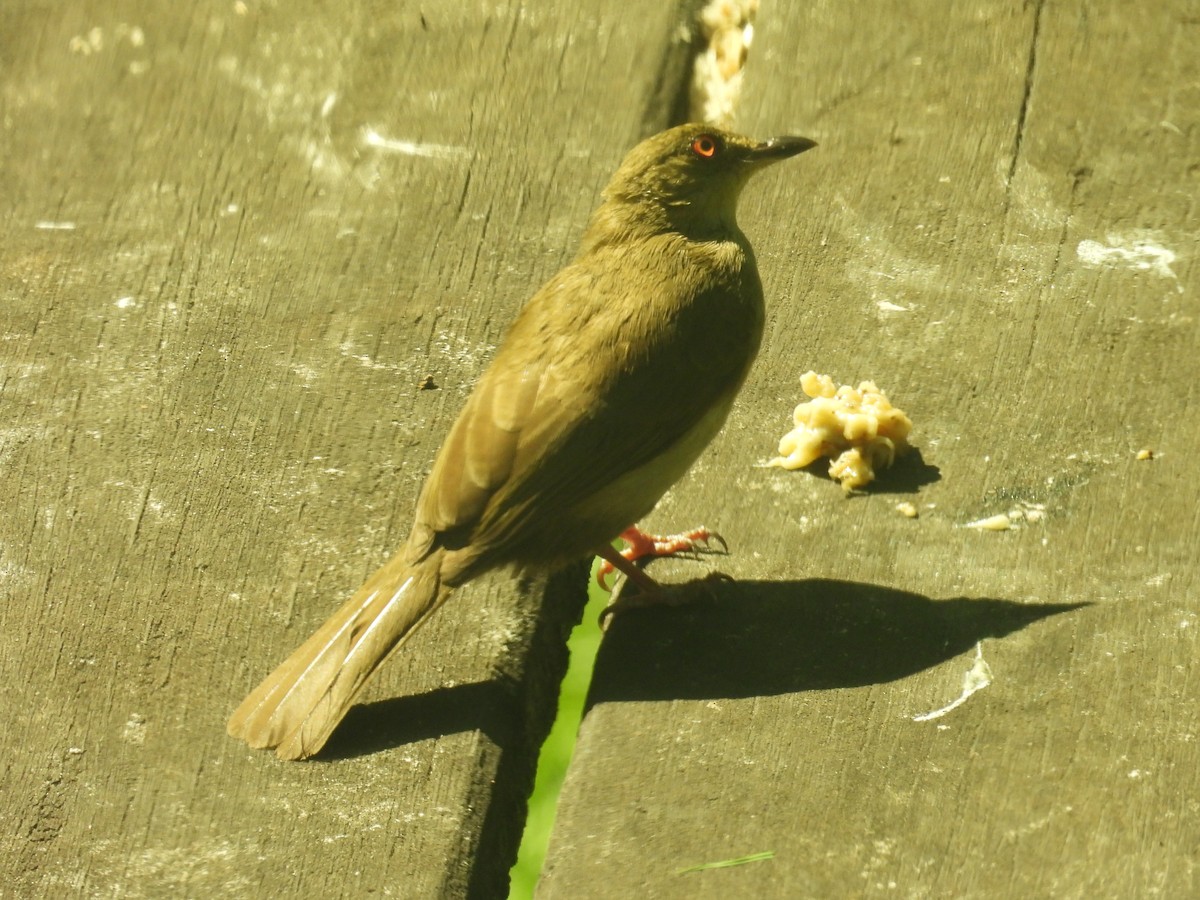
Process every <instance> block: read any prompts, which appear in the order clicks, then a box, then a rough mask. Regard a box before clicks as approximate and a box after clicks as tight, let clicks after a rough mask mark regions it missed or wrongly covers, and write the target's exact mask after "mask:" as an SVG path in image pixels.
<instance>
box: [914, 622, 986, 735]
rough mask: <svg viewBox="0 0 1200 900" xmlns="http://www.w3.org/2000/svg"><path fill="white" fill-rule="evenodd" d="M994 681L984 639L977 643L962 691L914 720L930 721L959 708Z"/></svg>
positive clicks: (916, 716) (965, 673)
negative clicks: (984, 648)
mask: <svg viewBox="0 0 1200 900" xmlns="http://www.w3.org/2000/svg"><path fill="white" fill-rule="evenodd" d="M991 683H992V667H991V666H989V665H988V664H987V660H985V659H984V658H983V641H980V642H978V643H977V644H976V645H975V662H974V663H973V664H972V665H971V668H969V669H967V671H966V672H964V673H963V686H962V693H961V694H960V695H959V696H958V697H957V698H956V699H954V700H952V701H950V702H949V703H947V704H946V705H945V706H943V707H942V708H941V709H935V710H933V711H932V712H927V713H920V714H919V715H915V716H913V717H912V720H913V721H914V722H928V721H930V720H931V719H940V718H941V717H942V716H944V715H946V714H947V713H949V712H950V711H952V710H955V709H958V707H960V706H962V705H963V704H964V703H966V702H967V698H968V697H970V696H971V695H972V694H974V693H976V692H977V691H982V690H983V689H984V688H985V687H987V686H988V685H989V684H991Z"/></svg>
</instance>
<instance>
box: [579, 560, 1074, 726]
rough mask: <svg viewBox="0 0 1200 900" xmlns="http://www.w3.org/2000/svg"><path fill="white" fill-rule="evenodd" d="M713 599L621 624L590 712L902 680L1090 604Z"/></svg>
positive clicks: (780, 591)
mask: <svg viewBox="0 0 1200 900" xmlns="http://www.w3.org/2000/svg"><path fill="white" fill-rule="evenodd" d="M705 591H706V592H708V593H711V594H712V597H711V599H706V600H699V601H697V602H695V603H692V604H689V605H686V606H681V607H676V608H670V607H666V606H656V607H648V608H644V609H636V610H632V611H630V612H629V613H627V614H622V615H618V616H617V617H616V618H615V620H614V622H613V625H612V627H611V628H610V629H609V634H608V635H606V637H605V639H604V642H603V643H602V645H601V647H600V654H599V656H598V657H597V660H596V670H595V675H594V676H593V678H592V690H591V694H590V696H589V700H588V703H589V706H590V705H594V704H596V703H601V702H608V701H620V700H682V699H689V700H695V699H707V700H715V699H735V698H741V697H762V696H771V695H775V694H789V693H795V692H798V691H812V690H828V689H831V688H846V687H861V686H864V685H870V684H883V683H885V682H889V681H896V680H898V679H900V678H905V677H907V676H909V675H913V674H915V673H917V672H920V671H923V670H925V669H929V668H932V667H934V666H937V665H938V664H940V663H942V662H945V661H946V660H949V659H952V658H954V657H955V656H958V655H960V654H962V653H964V652H966V651H967V650H970V649H971V648H972V647H973V646H974V645H975V644H976V642H977V641H979V640H981V639H982V638H989V637H991V638H996V637H1003V636H1004V635H1007V634H1011V633H1012V632H1014V631H1018V630H1020V629H1021V628H1024V627H1026V626H1027V625H1030V624H1032V623H1034V622H1036V621H1038V620H1039V619H1043V618H1046V617H1047V616H1052V615H1056V614H1058V613H1063V612H1068V611H1070V610H1073V609H1078V608H1079V607H1081V606H1086V605H1088V604H1086V603H1041V604H1031V603H1014V602H1012V601H1009V600H992V599H986V598H968V597H956V598H953V599H949V600H933V599H931V598H929V597H926V596H924V595H922V594H914V593H910V592H908V591H899V590H896V589H894V588H888V587H882V586H880V585H875V584H860V583H857V582H849V581H833V580H827V579H808V580H804V581H782V582H781V581H735V582H720V583H715V584H714V583H712V582H708V583H706V585H705Z"/></svg>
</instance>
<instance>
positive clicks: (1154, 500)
mask: <svg viewBox="0 0 1200 900" xmlns="http://www.w3.org/2000/svg"><path fill="white" fill-rule="evenodd" d="M1198 28H1200V20H1197V18H1196V16H1195V14H1194V7H1190V6H1189V5H1188V4H1186V3H1165V4H1158V5H1156V6H1155V7H1153V8H1150V7H1145V8H1140V9H1139V12H1138V14H1137V16H1136V17H1134V16H1132V15H1131V14H1130V12H1129V10H1128V8H1127V7H1123V6H1121V5H1119V4H1115V3H1104V2H1086V0H1085V2H1068V3H1063V4H1050V3H1043V2H1037V3H1032V4H1025V5H1019V4H1018V5H1012V4H986V3H974V4H942V3H922V2H908V3H901V4H891V5H888V6H887V7H886V9H885V8H884V7H880V8H879V9H877V10H876V11H875V12H874V13H873V14H872V16H871V18H870V21H869V23H866V22H864V19H863V14H862V10H861V9H860V8H859V7H858V6H855V5H847V4H833V3H815V4H795V5H785V4H764V9H763V11H762V14H761V16H760V19H759V27H758V31H757V34H756V38H755V44H754V47H753V52H752V55H751V58H750V62H749V66H748V70H747V79H748V80H747V88H746V91H747V93H746V106H745V108H744V109H743V118H742V125H743V126H744V128H745V130H746V131H748V132H750V133H755V134H759V135H764V136H765V135H769V134H773V133H799V134H804V135H807V136H810V137H812V138H815V139H816V140H818V141H819V142H820V147H819V148H818V149H817V150H814V151H813V152H812V153H809V154H806V155H805V156H804V157H803V158H801V159H800V160H798V161H797V163H796V164H793V165H789V166H783V165H781V166H780V167H779V168H778V169H776V170H774V171H772V172H771V173H770V174H769V175H765V176H763V177H762V178H761V180H760V183H758V184H756V185H752V186H751V187H750V188H749V189H748V191H747V196H746V202H745V214H744V216H743V226H744V228H745V230H746V231H747V233H748V234H750V236H751V238H752V239H753V240H754V241H755V246H756V249H757V250H758V255H759V262H760V267H761V268H762V270H763V273H764V279H765V282H766V288H767V296H768V305H769V308H770V310H771V322H770V325H769V333H768V337H767V345H766V352H765V354H764V357H763V358H762V359H761V360H760V361H759V364H758V366H757V368H756V369H755V372H754V374H753V376H752V381H751V383H750V384H749V385H748V387H747V389H746V392H745V394H744V396H743V397H742V399H741V400H740V401H739V403H738V405H737V406H736V407H735V411H734V413H733V417H732V420H731V422H730V425H729V427H728V428H727V429H726V431H725V432H724V434H723V435H722V436H721V437H720V438H719V439H718V442H717V444H716V445H715V446H714V448H713V449H712V450H711V451H710V452H709V453H708V454H707V455H706V456H705V457H703V459H702V460H701V462H700V464H699V466H698V468H697V470H696V471H694V472H693V473H692V474H691V476H689V477H688V478H687V479H686V480H685V481H684V482H683V483H681V485H679V486H678V488H677V489H676V490H675V491H674V492H673V493H672V494H671V495H670V496H669V498H668V500H666V501H664V502H663V503H662V504H661V505H660V507H659V509H658V511H657V513H656V516H655V521H656V522H657V523H658V525H659V526H660V527H667V528H670V527H676V526H689V525H692V524H695V523H696V522H697V521H701V520H703V521H706V522H707V524H709V525H710V526H712V527H715V528H718V529H719V530H720V531H721V532H722V533H723V534H724V535H725V536H726V537H727V538H728V539H729V541H730V544H731V548H732V550H731V553H730V555H729V556H728V557H727V558H717V559H715V560H706V561H705V563H703V564H697V563H695V562H679V563H672V564H671V565H666V564H662V563H659V564H656V569H655V571H656V572H657V573H661V574H662V575H663V577H664V578H679V579H682V578H686V577H691V576H694V575H696V574H697V573H701V572H704V571H707V570H708V569H710V568H714V567H715V568H720V569H722V570H724V571H726V572H728V573H729V574H731V575H733V576H735V577H736V578H737V579H738V581H737V583H735V584H732V585H728V586H721V587H719V588H718V589H717V599H716V600H715V601H714V602H712V603H709V604H698V605H696V606H694V607H692V608H686V609H660V610H653V611H645V612H631V613H629V614H627V615H625V616H623V617H621V618H620V619H618V620H617V621H616V623H615V624H614V626H613V628H612V630H611V631H610V633H609V635H608V636H607V637H606V639H605V642H604V644H603V646H602V650H601V655H600V660H599V668H598V672H597V675H596V680H595V682H594V685H593V696H592V704H593V705H592V708H591V709H590V711H589V713H588V714H587V717H586V719H585V722H584V725H583V729H582V734H581V742H580V745H579V749H578V753H577V756H576V758H575V761H574V763H573V765H572V769H571V772H570V773H569V775H568V779H567V784H566V788H565V793H564V797H563V801H562V803H561V805H560V812H559V818H558V824H557V826H556V831H555V835H554V838H553V841H552V845H551V851H550V859H549V861H548V867H547V874H546V877H545V878H544V879H543V882H542V885H541V888H542V889H541V891H540V896H541V897H545V898H559V897H561V898H568V897H578V896H589V897H629V896H653V897H688V898H697V897H705V898H707V897H713V898H715V897H735V896H736V897H851V896H882V895H887V896H905V897H950V896H953V897H979V898H982V897H1132V896H1149V895H1158V896H1171V897H1183V896H1195V895H1196V893H1197V891H1198V890H1200V885H1198V883H1197V881H1198V878H1197V856H1196V852H1197V846H1200V827H1198V826H1197V824H1196V821H1197V818H1196V809H1195V797H1196V796H1197V795H1198V793H1200V752H1198V751H1200V744H1198V742H1197V713H1196V697H1197V695H1198V686H1197V667H1196V659H1197V658H1198V654H1197V651H1198V649H1200V647H1198V645H1197V641H1198V637H1197V635H1198V634H1200V631H1198V626H1200V596H1198V593H1200V592H1198V584H1197V567H1196V562H1195V552H1196V547H1197V546H1200V517H1198V513H1197V505H1196V502H1195V490H1194V485H1195V483H1196V480H1197V476H1198V475H1200V472H1198V470H1197V460H1196V457H1195V454H1194V448H1195V444H1196V441H1195V435H1196V426H1195V410H1196V406H1197V399H1198V395H1197V387H1196V385H1197V384H1198V383H1200V358H1198V357H1197V354H1196V316H1197V295H1198V292H1200V273H1198V271H1197V266H1196V256H1195V248H1196V240H1197V210H1196V196H1197V180H1196V173H1197V160H1198V159H1200V103H1197V100H1198V99H1200V98H1198V97H1197V94H1196V87H1195V86H1196V84H1197V83H1200V78H1198V75H1200V56H1197V54H1196V53H1195V52H1194V48H1195V46H1196V43H1197V38H1198V37H1200V32H1198V30H1197V29H1198ZM1089 242H1090V243H1089ZM1168 253H1173V254H1174V257H1173V258H1171V257H1170V256H1168V255H1167V254H1168ZM809 368H815V369H817V370H818V371H822V372H828V373H831V374H833V375H835V376H836V377H837V378H839V379H841V380H842V381H854V382H857V381H858V380H859V379H864V378H873V379H876V380H877V381H878V382H879V384H880V385H882V386H883V387H885V388H886V389H887V390H888V391H889V393H890V395H891V396H892V397H893V399H894V400H895V401H896V402H897V403H898V404H899V405H901V406H902V407H903V408H904V409H906V410H907V411H908V412H909V413H910V414H911V415H912V418H913V420H914V422H915V423H916V431H915V435H914V437H915V442H916V443H917V444H918V445H919V446H920V448H921V450H922V455H923V458H924V461H925V463H926V465H927V466H929V467H931V469H932V470H933V471H931V469H924V470H923V469H920V468H915V469H912V470H910V471H909V473H908V475H907V476H906V477H905V478H903V479H901V480H899V481H898V482H893V487H891V488H890V489H889V487H888V485H887V483H885V484H884V485H883V486H882V487H881V489H880V490H879V491H877V492H874V493H872V494H871V495H870V496H867V497H852V498H850V499H846V498H845V497H843V496H842V492H841V490H840V489H839V488H838V487H837V486H836V485H835V484H833V483H831V482H829V481H826V480H824V479H823V478H820V477H813V476H812V475H811V474H808V473H802V472H799V473H798V472H785V471H782V470H778V469H764V468H756V467H755V464H756V463H758V462H760V461H763V460H765V459H767V458H768V457H770V456H771V455H772V454H773V452H774V449H775V448H774V444H775V441H776V440H777V439H778V436H779V435H780V434H782V432H783V431H785V430H786V429H787V428H788V426H789V423H790V420H789V415H790V412H791V408H792V406H793V405H794V404H795V403H796V402H797V401H798V400H799V399H801V397H800V392H799V386H798V376H799V375H800V374H801V373H802V372H804V371H805V370H806V369H809ZM1143 448H1152V449H1153V450H1154V451H1155V454H1154V458H1153V459H1152V460H1138V459H1137V458H1136V454H1137V451H1139V450H1140V449H1143ZM935 475H936V477H937V480H934V481H929V479H930V478H931V477H933V476H935ZM922 480H925V481H926V483H924V484H920V485H919V490H916V483H917V482H920V481H922ZM900 500H910V501H912V502H914V503H916V504H917V506H918V507H919V508H920V511H921V516H920V518H919V519H916V520H911V519H907V518H904V517H903V516H901V515H899V514H898V513H897V512H896V511H895V510H894V506H895V504H896V503H897V502H898V501H900ZM1009 510H1016V511H1018V512H1023V513H1033V515H1032V516H1029V517H1028V518H1026V517H1024V516H1022V517H1021V521H1020V522H1019V525H1020V527H1019V528H1016V529H1013V530H1010V531H1006V532H980V531H977V530H973V529H967V528H964V527H963V526H964V525H965V524H966V523H969V522H971V521H972V520H976V519H979V518H981V517H985V516H990V515H993V514H997V513H1007V512H1008V511H1009ZM1039 514H1040V516H1041V517H1040V519H1039ZM1031 519H1032V520H1036V521H1031ZM651 524H654V523H653V522H652V523H651ZM1073 604H1089V605H1087V606H1082V607H1078V608H1073V609H1072V608H1070V607H1071V606H1072V605H1073ZM1064 607H1067V608H1064ZM977 653H978V654H981V656H982V660H983V661H984V662H985V663H986V664H987V665H988V667H989V668H990V684H989V685H988V686H987V687H986V688H984V689H982V690H979V691H977V692H976V693H974V694H972V695H971V696H969V697H968V698H967V699H966V701H965V702H964V703H962V704H961V705H960V706H958V707H957V708H954V709H952V710H949V711H947V712H945V714H944V715H939V716H935V717H931V718H927V719H925V720H923V721H917V720H915V717H918V716H921V715H922V714H928V713H931V712H935V711H939V710H943V709H944V708H945V707H947V706H948V705H949V704H950V703H951V701H953V700H955V699H957V698H959V697H960V696H962V694H963V686H964V673H965V672H966V671H968V670H971V669H972V668H973V667H976V655H977ZM980 669H981V667H979V668H976V671H977V672H979V671H980ZM765 851H772V852H773V853H774V858H773V859H769V860H765V861H760V862H754V863H747V864H745V865H742V866H737V867H731V868H724V869H719V870H710V871H701V872H691V873H688V874H678V873H679V871H680V870H681V869H683V868H685V867H688V866H692V865H694V864H700V863H707V862H713V861H719V860H726V859H731V858H736V857H741V856H744V855H747V854H753V853H758V852H765ZM596 886H601V887H600V888H597V887H596Z"/></svg>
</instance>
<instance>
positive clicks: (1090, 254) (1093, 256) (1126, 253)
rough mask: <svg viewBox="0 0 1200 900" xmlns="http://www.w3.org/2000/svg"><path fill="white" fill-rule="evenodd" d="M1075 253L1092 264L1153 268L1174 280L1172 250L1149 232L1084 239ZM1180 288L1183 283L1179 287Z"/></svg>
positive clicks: (1175, 279)
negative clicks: (1102, 241)
mask: <svg viewBox="0 0 1200 900" xmlns="http://www.w3.org/2000/svg"><path fill="white" fill-rule="evenodd" d="M1075 254H1076V256H1078V257H1079V261H1080V262H1082V263H1083V264H1084V265H1085V266H1091V267H1093V268H1099V267H1108V268H1117V267H1121V268H1127V269H1133V270H1134V271H1140V272H1153V273H1154V274H1155V275H1158V276H1159V277H1160V278H1170V279H1171V280H1172V281H1177V280H1178V279H1177V278H1176V277H1175V272H1174V271H1173V270H1172V269H1171V263H1173V262H1175V253H1174V252H1173V251H1171V250H1168V249H1167V248H1166V247H1164V246H1162V244H1161V243H1160V242H1159V238H1158V236H1157V235H1155V234H1154V233H1152V232H1146V231H1139V232H1134V233H1132V234H1126V235H1121V234H1110V235H1108V236H1107V243H1101V242H1100V241H1093V240H1083V241H1080V242H1079V246H1078V247H1076V248H1075ZM1178 289H1179V290H1180V291H1182V290H1183V287H1182V285H1181V286H1180V287H1179V288H1178Z"/></svg>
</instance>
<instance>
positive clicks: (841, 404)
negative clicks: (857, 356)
mask: <svg viewBox="0 0 1200 900" xmlns="http://www.w3.org/2000/svg"><path fill="white" fill-rule="evenodd" d="M800 387H801V388H802V389H803V390H804V393H806V394H808V396H809V397H811V398H812V399H811V400H810V401H808V402H805V403H801V404H800V405H799V406H797V407H796V411H795V413H794V414H793V416H792V418H793V419H794V421H795V423H796V427H795V428H794V429H792V430H791V431H790V432H788V433H787V434H785V435H784V436H783V437H782V438H781V439H780V441H779V453H780V455H779V456H777V457H775V458H774V459H772V460H771V461H770V462H768V463H767V465H769V466H779V467H781V468H784V469H802V468H804V467H805V466H807V465H810V464H811V463H813V462H815V461H816V460H818V459H820V458H821V457H822V456H829V457H832V458H833V462H832V463H831V464H830V466H829V475H830V477H831V478H835V479H837V480H838V481H840V482H841V483H842V489H843V490H845V491H851V490H853V489H854V488H861V487H865V486H866V485H868V484H870V483H871V482H872V481H874V480H875V474H876V471H877V470H882V469H886V468H888V467H889V466H890V465H892V463H894V462H895V461H896V457H897V456H899V455H901V454H903V453H904V452H906V451H907V450H909V449H910V446H909V443H908V434H909V432H910V431H911V430H912V421H911V420H910V419H909V418H908V416H907V415H905V413H904V412H903V411H901V410H899V409H897V408H896V407H894V406H892V404H891V401H889V400H888V398H887V396H886V395H885V394H884V393H883V391H881V390H879V388H878V387H876V386H875V382H873V381H864V382H862V383H861V384H859V386H858V387H857V388H853V387H850V386H849V385H845V384H844V385H842V386H841V387H834V384H833V379H832V378H830V377H829V376H828V375H818V374H817V373H816V372H812V371H809V372H805V373H804V374H803V375H801V376H800Z"/></svg>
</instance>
